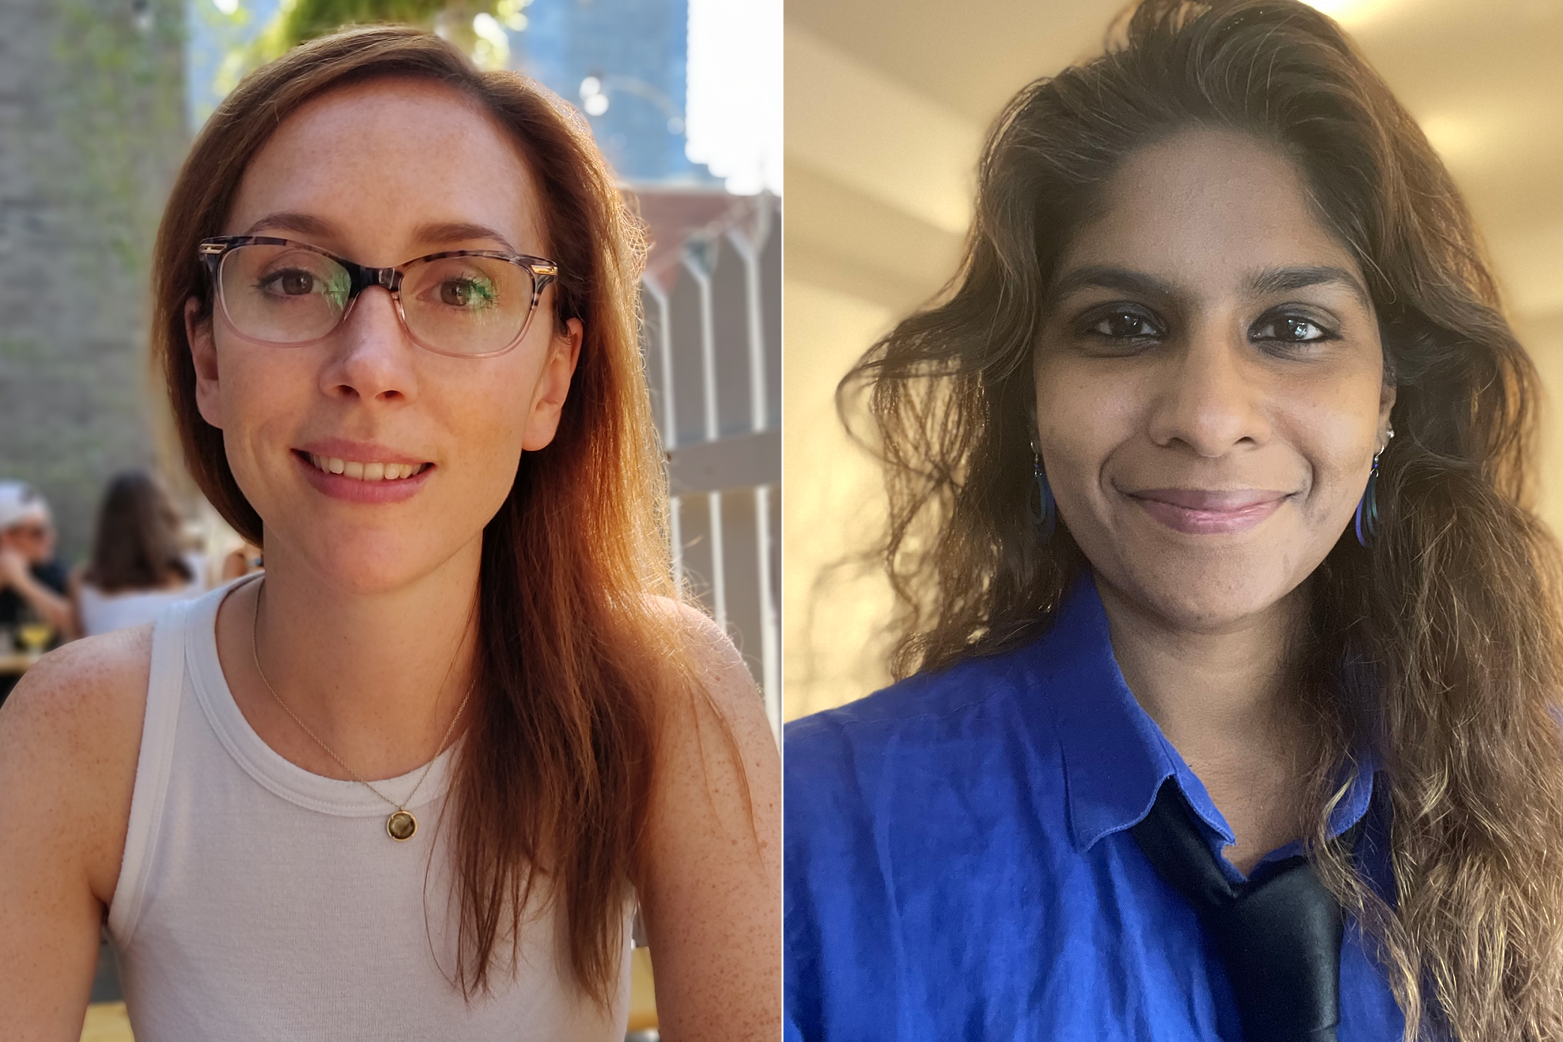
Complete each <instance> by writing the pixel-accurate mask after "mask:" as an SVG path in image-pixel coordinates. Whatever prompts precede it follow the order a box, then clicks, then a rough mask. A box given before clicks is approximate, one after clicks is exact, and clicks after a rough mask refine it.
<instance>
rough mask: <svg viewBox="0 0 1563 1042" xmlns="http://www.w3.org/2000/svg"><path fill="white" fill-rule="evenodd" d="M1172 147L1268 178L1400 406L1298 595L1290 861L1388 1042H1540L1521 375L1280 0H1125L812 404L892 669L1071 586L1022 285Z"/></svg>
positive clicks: (1027, 92) (1547, 897)
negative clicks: (850, 361)
mask: <svg viewBox="0 0 1563 1042" xmlns="http://www.w3.org/2000/svg"><path fill="white" fill-rule="evenodd" d="M1197 127H1216V128H1226V129H1231V130H1234V131H1237V132H1241V133H1244V134H1248V135H1251V136H1252V137H1253V138H1254V139H1255V140H1256V141H1257V142H1259V143H1261V144H1262V145H1263V146H1265V147H1270V148H1275V149H1278V150H1280V152H1281V153H1282V154H1284V155H1286V156H1287V157H1289V159H1290V161H1291V162H1293V163H1294V164H1295V165H1296V167H1297V169H1298V170H1299V171H1300V172H1301V174H1302V175H1303V177H1304V180H1305V183H1306V185H1307V187H1308V189H1309V192H1310V195H1311V201H1312V204H1313V205H1314V207H1315V209H1316V212H1317V215H1318V217H1319V219H1320V221H1321V222H1322V223H1324V225H1325V226H1326V227H1328V228H1330V229H1331V230H1332V231H1333V232H1334V233H1335V234H1336V235H1337V236H1338V237H1339V238H1340V240H1341V241H1342V242H1344V243H1345V244H1346V245H1347V246H1348V247H1349V249H1350V250H1351V251H1352V252H1353V254H1354V255H1355V257H1356V258H1357V260H1358V262H1359V264H1360V266H1361V269H1362V271H1363V272H1364V274H1365V275H1366V277H1367V280H1368V284H1369V287H1370V292H1371V295H1372V300H1373V304H1374V308H1375V310H1376V312H1377V316H1378V320H1379V323H1380V331H1381V339H1382V343H1383V348H1384V352H1385V363H1386V373H1387V374H1388V378H1389V379H1391V380H1393V381H1394V383H1395V384H1396V385H1397V389H1398V397H1397V398H1396V401H1395V405H1394V409H1393V423H1394V427H1395V432H1396V435H1397V436H1396V437H1395V439H1394V441H1393V442H1392V443H1391V444H1390V446H1389V448H1388V450H1387V451H1385V452H1384V454H1383V457H1382V460H1381V463H1380V478H1379V482H1378V502H1379V505H1380V511H1381V515H1382V517H1381V524H1380V526H1379V528H1378V531H1377V533H1376V535H1375V536H1374V542H1373V546H1372V548H1371V550H1364V549H1363V548H1362V547H1360V546H1359V545H1357V543H1356V541H1355V539H1354V538H1353V537H1352V535H1351V534H1350V533H1351V530H1350V529H1348V530H1347V532H1346V533H1343V534H1342V537H1341V540H1340V542H1339V543H1338V544H1337V545H1336V546H1335V547H1334V549H1333V550H1332V551H1331V552H1330V553H1329V555H1328V556H1327V558H1326V560H1325V561H1324V563H1323V564H1322V565H1321V566H1320V567H1319V568H1318V570H1317V571H1316V572H1315V573H1314V575H1313V576H1312V578H1311V588H1312V595H1311V596H1312V608H1311V617H1310V623H1309V626H1308V633H1307V635H1306V639H1305V641H1304V642H1303V643H1304V646H1303V647H1302V649H1301V651H1300V654H1299V661H1298V663H1297V669H1296V676H1295V689H1296V692H1297V697H1299V699H1301V700H1302V701H1303V703H1304V705H1305V706H1306V708H1307V710H1308V711H1309V712H1310V713H1311V714H1312V716H1313V719H1314V722H1315V723H1316V724H1317V733H1318V734H1319V735H1320V739H1319V741H1318V742H1317V744H1316V747H1315V748H1313V749H1310V750H1307V751H1305V752H1304V753H1303V755H1304V757H1305V759H1306V760H1307V761H1308V763H1307V777H1308V785H1307V791H1306V801H1305V807H1306V813H1307V817H1306V818H1305V821H1306V822H1307V823H1308V824H1307V834H1306V836H1305V842H1306V843H1307V845H1308V847H1309V849H1310V851H1311V852H1312V853H1313V855H1314V857H1315V863H1316V864H1317V866H1318V869H1319V872H1320V875H1321V877H1322V878H1323V879H1324V880H1325V882H1326V885H1327V886H1329V887H1330V889H1331V890H1332V891H1333V892H1334V893H1335V894H1336V895H1337V896H1338V897H1339V898H1340V900H1341V901H1342V903H1343V906H1344V907H1345V908H1346V909H1347V910H1348V912H1350V913H1351V914H1353V915H1354V916H1355V917H1356V919H1357V920H1358V922H1360V923H1361V924H1362V926H1363V927H1364V928H1365V930H1366V931H1367V933H1368V935H1369V936H1370V937H1371V938H1373V939H1375V940H1376V942H1377V944H1376V947H1377V949H1378V951H1379V952H1380V954H1381V956H1382V961H1383V964H1384V965H1385V967H1386V969H1387V972H1388V977H1389V982H1390V985H1391V987H1392V988H1393V990H1394V993H1395V996H1396V999H1397V1001H1398V1002H1399V1004H1400V1006H1401V1008H1402V1010H1403V1012H1404V1013H1405V1016H1406V1038H1407V1039H1410V1038H1413V1037H1417V1036H1420V1035H1424V1034H1435V1035H1440V1036H1450V1037H1453V1038H1456V1039H1461V1040H1465V1042H1486V1040H1489V1039H1505V1040H1510V1039H1513V1040H1520V1039H1525V1040H1541V1039H1563V739H1560V720H1563V716H1560V713H1559V703H1558V684H1559V665H1560V654H1559V652H1560V649H1559V640H1560V634H1563V616H1560V611H1559V603H1560V601H1559V593H1560V586H1559V576H1560V569H1559V554H1558V550H1557V547H1556V544H1555V543H1554V541H1553V539H1552V537H1551V536H1550V535H1549V533H1548V532H1547V531H1546V529H1545V528H1544V526H1543V525H1542V524H1541V523H1540V522H1539V521H1538V519H1537V517H1536V515H1535V514H1534V513H1533V512H1532V509H1531V507H1530V505H1529V498H1528V489H1529V485H1530V479H1531V477H1532V474H1531V471H1532V468H1533V464H1534V455H1533V442H1534V427H1535V417H1536V408H1537V404H1538V393H1539V388H1538V383H1537V376H1536V372H1535V369H1534V367H1533V365H1532V363H1531V361H1530V359H1529V357H1528V356H1527V355H1526V353H1525V351H1524V349H1523V348H1522V347H1521V346H1520V344H1519V343H1518V341H1517V340H1516V338H1515V335H1514V333H1513V332H1512V330H1511V329H1510V327H1509V324H1508V323H1507V321H1506V320H1505V318H1504V316H1503V313H1502V311H1501V309H1500V304H1499V299H1498V293H1497V291H1496V288H1495V284H1494V280H1493V278H1492V275H1491V274H1490V272H1489V270H1488V266H1487V263H1486V261H1485V260H1484V258H1483V254H1482V251H1481V249H1480V247H1479V244H1478V240H1477V236H1476V233H1475V231H1474V229H1473V227H1472V222H1471V218H1470V215H1469V213H1468V211H1467V209H1466V207H1465V204H1464V203H1463V201H1462V200H1461V198H1460V195H1459V193H1458V192H1457V191H1456V189H1455V186H1454V183H1453V182H1452V180H1451V179H1450V177H1449V174H1448V173H1447V171H1446V170H1445V169H1444V167H1443V165H1442V163H1441V162H1440V161H1439V159H1438V157H1437V155H1436V154H1435V153H1434V152H1433V150H1432V148H1431V147H1430V146H1429V145H1428V142H1427V139H1426V138H1425V137H1424V136H1423V134H1422V132H1421V131H1420V129H1419V128H1418V127H1417V125H1416V123H1415V121H1413V119H1412V118H1411V116H1410V115H1409V114H1407V112H1406V111H1405V109H1403V108H1402V107H1401V106H1400V105H1399V103H1398V102H1397V101H1396V100H1395V98H1394V97H1393V96H1392V95H1391V94H1390V92H1389V90H1388V88H1387V87H1386V86H1385V84H1384V83H1383V81H1382V80H1381V79H1380V78H1379V77H1378V76H1377V75H1376V74H1375V73H1374V72H1373V70H1372V69H1371V68H1370V67H1369V65H1368V63H1367V62H1366V61H1365V60H1364V58H1363V57H1362V55H1361V54H1360V53H1359V52H1358V51H1357V49H1356V48H1355V46H1354V45H1353V44H1352V42H1351V41H1350V40H1349V39H1348V38H1347V37H1346V36H1345V35H1344V34H1343V33H1342V32H1341V30H1340V29H1339V27H1338V26H1337V25H1336V24H1335V23H1334V22H1332V21H1331V20H1330V19H1329V18H1327V17H1325V16H1324V15H1321V14H1320V13H1319V12H1317V11H1315V10H1313V9H1312V8H1310V7H1308V6H1307V5H1305V4H1303V3H1300V2H1297V0H1208V2H1197V3H1196V2H1184V0H1145V2H1143V3H1140V4H1138V5H1137V6H1135V7H1134V8H1133V9H1132V10H1131V11H1130V12H1128V13H1126V15H1125V17H1124V18H1122V19H1121V20H1120V21H1119V22H1118V23H1116V24H1115V27H1114V29H1113V31H1112V32H1111V33H1110V34H1109V40H1108V46H1107V48H1106V51H1105V53H1104V54H1102V55H1099V56H1097V57H1095V58H1092V59H1090V60H1087V61H1084V62H1081V63H1079V64H1076V65H1074V66H1071V67H1069V68H1067V69H1065V70H1064V71H1063V72H1061V73H1059V74H1058V75H1057V76H1054V77H1051V78H1045V79H1041V80H1038V81H1036V82H1034V83H1032V84H1031V85H1030V86H1028V87H1026V88H1025V89H1024V90H1022V91H1021V92H1020V93H1019V94H1018V95H1017V96H1016V97H1015V98H1014V99H1013V100H1012V101H1011V102H1010V103H1009V105H1008V107H1007V108H1006V109H1005V110H1004V112H1003V114H1002V115H1001V116H1000V117H999V119H998V121H997V122H996V124H995V125H994V127H993V128H992V130H991V131H990V133H989V136H988V139H987V142H986V145H985V147H984V150H983V154H982V159H981V164H980V167H979V173H978V184H979V187H978V195H977V205H976V216H975V219H974V222H973V225H972V228H971V232H970V234H969V237H968V240H967V244H966V251H965V256H964V260H963V262H962V266H961V268H960V270H959V272H958V273H957V274H956V276H955V277H954V279H953V280H952V281H951V283H950V285H949V286H948V287H947V288H946V290H945V292H944V293H943V294H941V296H940V297H939V298H937V299H936V300H935V301H934V302H932V303H931V304H930V305H929V306H928V307H927V308H925V309H924V310H922V311H921V312H920V313H918V314H915V315H913V316H911V317H909V318H907V319H906V320H904V321H903V322H901V323H900V324H899V325H898V326H896V327H895V329H894V330H893V331H892V332H890V333H889V334H888V335H887V336H885V337H884V338H883V339H882V340H880V341H879V342H878V343H877V344H876V345H875V346H874V347H873V348H872V349H871V350H870V351H869V352H868V353H867V354H866V355H865V356H864V357H863V359H862V360H861V361H860V362H859V363H858V365H857V366H856V367H855V368H854V370H853V371H852V372H851V373H850V374H849V375H848V377H847V378H846V380H844V381H843V383H842V386H841V393H840V396H839V399H838V401H839V403H840V405H841V408H842V412H843V416H844V417H848V416H850V415H851V412H852V407H853V403H854V402H855V401H858V400H859V397H860V396H862V398H863V400H864V401H865V402H866V407H867V411H868V413H869V416H870V417H871V420H872V424H873V428H874V431H873V434H874V437H873V441H874V442H875V444H876V449H877V451H879V452H880V453H881V455H882V458H883V460H884V464H885V474H886V481H887V486H888V491H889V494H890V523H889V526H888V530H887V537H886V540H885V542H884V544H883V545H882V547H881V550H882V553H883V561H884V564H885V566H886V567H887V569H888V571H889V576H890V579H891V583H892V585H893V587H894V589H895V592H896V594H897V603H898V606H899V608H898V611H899V616H898V626H897V629H898V631H899V633H900V640H899V643H898V644H897V646H896V648H895V650H894V653H893V658H892V668H893V671H894V672H895V674H896V675H897V676H905V675H908V674H909V673H912V672H916V671H919V670H932V669H938V668H941V667H944V666H947V665H949V664H950V663H952V662H954V661H956V660H958V659H962V658H966V657H969V656H973V655H985V654H991V653H994V652H997V651H1001V650H1004V649H1007V648H1012V647H1015V646H1017V645H1019V644H1022V643H1025V642H1028V641H1031V640H1033V639H1035V638H1036V637H1037V636H1039V635H1040V634H1041V633H1042V632H1043V631H1045V630H1046V629H1047V628H1048V627H1049V626H1050V625H1051V624H1052V621H1053V618H1054V614H1055V613H1056V611H1057V609H1058V605H1059V602H1060V597H1061V595H1062V594H1063V592H1064V590H1065V588H1066V587H1067V586H1068V585H1069V583H1070V582H1071V581H1072V580H1073V578H1074V577H1075V576H1077V575H1079V574H1080V573H1081V571H1082V569H1083V568H1084V567H1085V566H1086V563H1087V562H1086V561H1085V559H1084V557H1083V555H1082V554H1081V551H1080V549H1079V547H1078V546H1077V545H1076V543H1075V542H1074V540H1073V539H1072V537H1071V536H1070V533H1069V530H1068V529H1069V526H1068V518H1062V519H1060V520H1061V524H1060V525H1059V526H1058V529H1057V531H1056V533H1055V535H1054V537H1053V538H1052V539H1051V540H1050V541H1048V542H1046V543H1042V542H1040V541H1039V540H1038V539H1037V536H1036V534H1035V531H1034V529H1033V528H1032V525H1031V523H1030V521H1029V519H1028V511H1027V507H1028V497H1029V495H1030V493H1031V484H1032V458H1031V450H1030V448H1029V446H1028V441H1029V437H1030V429H1031V421H1030V418H1029V415H1028V412H1029V410H1030V409H1031V408H1033V406H1034V401H1035V394H1034V388H1033V385H1032V382H1031V381H1032V379H1033V369H1032V365H1031V359H1032V354H1033V351H1034V349H1035V345H1036V344H1037V343H1038V342H1039V335H1040V332H1041V328H1042V324H1043V322H1044V320H1045V317H1046V316H1045V309H1046V301H1047V291H1048V288H1049V284H1050V280H1051V279H1052V278H1053V276H1054V274H1055V270H1056V266H1057V265H1058V263H1059V262H1060V259H1061V258H1062V256H1063V254H1064V252H1065V250H1066V248H1067V246H1068V244H1069V242H1070V240H1071V236H1072V235H1074V234H1075V232H1076V230H1077V229H1078V228H1080V227H1081V226H1082V224H1083V223H1084V222H1085V221H1087V220H1089V219H1090V218H1091V216H1092V215H1093V214H1095V213H1097V212H1099V208H1100V206H1101V204H1102V198H1103V189H1104V186H1106V184H1107V183H1108V181H1109V179H1110V178H1111V177H1112V176H1113V174H1114V173H1115V171H1117V170H1118V169H1119V167H1120V166H1121V165H1122V164H1123V162H1124V160H1125V158H1126V157H1127V156H1129V155H1131V154H1132V153H1134V152H1135V150H1137V149H1140V148H1143V147H1145V146H1146V145H1147V144H1150V143H1153V142H1156V141H1159V140H1164V139H1166V138H1167V137H1169V136H1170V135H1172V134H1175V133H1177V132H1179V131H1180V130H1184V129H1188V128H1197ZM1364 748H1366V749H1370V750H1372V751H1373V753H1374V755H1375V756H1376V758H1377V761H1378V763H1379V764H1380V765H1381V767H1382V770H1383V771H1384V775H1383V777H1384V778H1387V781H1388V787H1387V788H1388V801H1387V804H1388V808H1389V814H1390V819H1391V825H1390V842H1389V852H1388V857H1389V863H1390V867H1391V869H1392V876H1393V883H1392V892H1390V893H1380V892H1379V890H1378V889H1376V888H1375V886H1374V885H1373V884H1372V883H1371V882H1369V881H1368V880H1367V879H1366V878H1365V877H1364V875H1363V874H1362V870H1361V869H1360V868H1358V867H1357V866H1356V865H1355V864H1354V863H1353V862H1352V861H1351V860H1350V858H1349V856H1348V852H1346V851H1343V850H1341V849H1340V848H1339V844H1338V843H1335V842H1333V841H1330V840H1328V839H1327V838H1326V836H1327V824H1328V820H1329V814H1330V811H1331V809H1332V808H1333V807H1334V806H1335V805H1336V804H1337V803H1338V801H1339V800H1340V799H1341V797H1342V796H1343V795H1344V791H1343V788H1342V785H1341V780H1342V777H1343V775H1345V776H1348V777H1349V776H1350V773H1351V767H1352V765H1353V763H1354V762H1355V760H1356V758H1357V757H1358V755H1359V753H1360V751H1361V750H1362V749H1364ZM1380 795H1382V793H1380Z"/></svg>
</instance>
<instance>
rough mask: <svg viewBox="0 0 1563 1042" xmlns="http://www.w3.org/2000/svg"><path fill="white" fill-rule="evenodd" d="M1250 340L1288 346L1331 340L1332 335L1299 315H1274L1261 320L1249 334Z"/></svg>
mask: <svg viewBox="0 0 1563 1042" xmlns="http://www.w3.org/2000/svg"><path fill="white" fill-rule="evenodd" d="M1249 339H1251V340H1279V341H1281V342H1282V343H1288V344H1308V343H1312V342H1313V341H1315V340H1332V339H1334V337H1333V335H1332V334H1330V333H1327V332H1325V330H1324V329H1323V328H1322V327H1321V326H1320V325H1319V324H1318V323H1317V322H1315V321H1313V320H1312V319H1308V318H1303V317H1302V316H1301V315H1276V316H1274V317H1273V318H1265V319H1261V320H1260V321H1259V323H1258V324H1257V325H1255V326H1254V328H1253V330H1252V331H1251V332H1250V333H1249Z"/></svg>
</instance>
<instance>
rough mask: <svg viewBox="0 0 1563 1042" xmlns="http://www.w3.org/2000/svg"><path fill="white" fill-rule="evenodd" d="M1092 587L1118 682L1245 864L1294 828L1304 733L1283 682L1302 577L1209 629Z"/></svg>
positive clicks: (1303, 591)
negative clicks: (1197, 785) (1204, 797)
mask: <svg viewBox="0 0 1563 1042" xmlns="http://www.w3.org/2000/svg"><path fill="white" fill-rule="evenodd" d="M1097 588H1098V590H1099V592H1100V593H1101V597H1102V606H1103V608H1104V609H1106V612H1107V620H1108V628H1109V630H1110V632H1111V634H1112V646H1113V654H1114V656H1115V657H1116V658H1117V660H1118V667H1119V669H1120V670H1121V671H1122V672H1123V677H1124V681H1125V682H1126V683H1127V684H1128V686H1129V690H1130V691H1132V692H1133V693H1134V697H1135V699H1136V700H1137V701H1138V702H1139V703H1140V705H1141V706H1142V707H1143V708H1144V709H1145V712H1146V713H1147V714H1149V716H1150V717H1151V719H1153V720H1155V721H1156V723H1157V725H1158V726H1160V727H1161V730H1162V733H1163V734H1165V735H1166V736H1167V740H1168V741H1170V742H1171V743H1172V744H1173V746H1174V747H1175V748H1176V749H1177V750H1178V752H1179V753H1180V754H1182V756H1183V758H1184V760H1186V761H1187V762H1188V764H1189V766H1190V767H1191V768H1192V769H1193V770H1194V773H1195V774H1196V775H1198V776H1199V778H1200V780H1201V781H1202V782H1204V784H1205V787H1206V789H1207V790H1208V791H1209V792H1210V795H1211V798H1212V799H1213V800H1214V801H1215V803H1216V806H1217V807H1218V808H1220V810H1221V812H1222V814H1223V815H1225V817H1226V818H1227V823H1228V824H1229V825H1230V826H1231V827H1232V829H1233V832H1234V833H1235V834H1236V836H1237V840H1238V841H1237V844H1236V845H1235V846H1234V847H1232V848H1229V850H1228V856H1229V857H1230V858H1231V859H1232V860H1233V863H1234V864H1237V865H1238V867H1239V868H1241V869H1243V870H1244V871H1246V870H1247V867H1248V866H1249V865H1251V864H1252V863H1253V862H1254V861H1256V860H1257V859H1258V858H1259V857H1261V856H1263V855H1264V854H1265V853H1267V852H1268V851H1270V850H1272V849H1274V848H1276V847H1278V846H1280V845H1282V844H1283V843H1284V842H1286V841H1287V840H1289V839H1293V838H1295V837H1296V834H1297V831H1298V829H1297V819H1296V813H1297V811H1298V804H1297V780H1298V777H1299V770H1300V762H1299V758H1298V753H1299V750H1301V749H1302V748H1303V746H1304V744H1305V742H1306V735H1305V733H1304V729H1303V725H1302V724H1301V722H1300V721H1301V717H1300V715H1299V712H1298V710H1297V707H1296V705H1295V702H1294V700H1293V698H1292V697H1291V693H1290V685H1289V681H1290V680H1291V673H1290V670H1291V663H1292V655H1291V649H1292V647H1293V644H1294V641H1295V638H1296V636H1297V634H1298V632H1299V629H1300V627H1301V626H1302V625H1303V624H1304V620H1305V617H1306V612H1307V604H1308V599H1307V598H1308V593H1307V584H1306V583H1304V584H1303V586H1301V587H1299V588H1298V589H1297V590H1294V591H1293V592H1292V593H1291V594H1289V595H1287V596H1286V597H1283V598H1282V599H1281V600H1280V601H1279V602H1277V603H1276V604H1274V605H1272V606H1271V607H1270V608H1268V609H1266V610H1265V611H1262V612H1259V613H1256V614H1255V615H1252V616H1249V617H1246V618H1244V619H1242V620H1239V621H1237V622H1235V623H1232V624H1230V625H1226V626H1221V627H1215V628H1208V629H1206V628H1198V627H1193V626H1188V625H1181V624H1179V623H1178V622H1177V621H1175V620H1169V619H1168V618H1166V617H1165V616H1163V615H1160V614H1158V613H1156V612H1155V611H1152V610H1149V609H1147V608H1145V607H1144V606H1143V605H1141V604H1140V603H1139V602H1137V601H1136V600H1134V599H1133V598H1132V597H1130V596H1128V595H1126V594H1124V593H1123V592H1121V591H1119V590H1117V589H1115V588H1114V587H1113V586H1112V585H1111V584H1110V583H1108V582H1106V581H1105V580H1103V579H1102V578H1101V577H1100V576H1098V578H1097Z"/></svg>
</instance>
